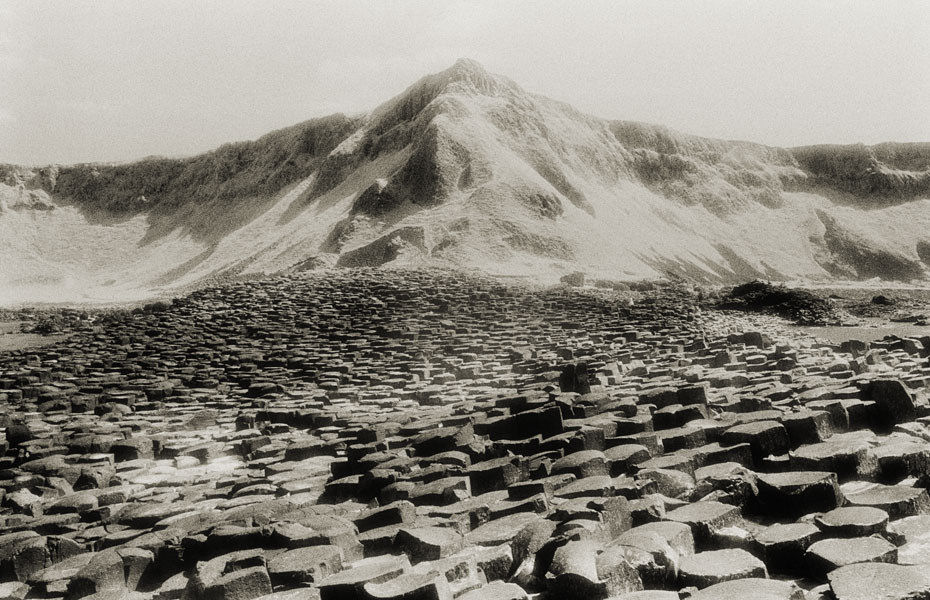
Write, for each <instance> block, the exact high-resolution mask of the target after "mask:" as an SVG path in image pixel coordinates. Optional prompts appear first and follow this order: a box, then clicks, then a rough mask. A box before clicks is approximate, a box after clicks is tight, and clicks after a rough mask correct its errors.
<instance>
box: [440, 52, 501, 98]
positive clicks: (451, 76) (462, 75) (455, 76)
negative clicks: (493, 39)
mask: <svg viewBox="0 0 930 600" xmlns="http://www.w3.org/2000/svg"><path fill="white" fill-rule="evenodd" d="M435 78H436V80H438V81H440V82H442V83H443V84H450V83H465V84H467V85H469V86H470V87H472V88H474V89H476V90H480V91H483V92H491V91H493V90H495V89H496V87H497V85H498V84H499V81H498V80H499V78H498V77H496V76H495V75H492V74H491V73H489V72H488V71H487V70H486V69H485V68H484V67H483V66H482V65H481V63H479V62H478V61H476V60H472V59H470V58H460V59H458V60H457V61H455V64H454V65H452V66H451V67H449V68H448V69H446V70H445V71H442V72H440V73H437V74H436V75H435Z"/></svg>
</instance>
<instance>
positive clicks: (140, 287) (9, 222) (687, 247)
mask: <svg viewBox="0 0 930 600" xmlns="http://www.w3.org/2000/svg"><path fill="white" fill-rule="evenodd" d="M618 110H619V109H618ZM928 198H930V144H882V145H878V146H873V147H865V146H815V147H805V148H794V149H781V148H771V147H766V146H762V145H759V144H752V143H748V142H732V141H723V140H712V139H705V138H700V137H696V136H691V135H687V134H683V133H679V132H675V131H672V130H669V129H667V128H665V127H661V126H656V125H647V124H642V123H632V122H627V121H605V120H602V119H597V118H594V117H591V116H588V115H585V114H583V113H580V112H578V111H577V110H575V109H573V108H572V107H570V106H568V105H565V104H562V103H558V102H555V101H552V100H549V99H546V98H543V97H540V96H536V95H533V94H529V93H527V92H525V91H523V90H522V89H521V88H520V87H519V86H517V85H516V84H515V83H513V82H512V81H510V80H508V79H506V78H504V77H501V76H498V75H493V74H490V73H488V72H487V71H485V70H484V69H483V68H482V67H481V66H480V65H478V64H477V63H475V62H473V61H467V60H463V61H459V62H458V63H456V64H455V65H454V66H452V67H451V68H450V69H447V70H446V71H443V72H441V73H437V74H434V75H430V76H428V77H425V78H423V79H422V80H420V81H418V82H417V83H415V84H414V85H412V86H411V87H410V88H408V89H407V90H406V91H405V92H404V93H402V94H401V95H399V96H398V97H396V98H394V99H391V100H389V101H388V102H386V103H385V104H383V105H382V106H380V107H378V108H377V109H375V110H374V111H372V112H371V113H369V114H367V115H361V116H354V117H348V116H344V115H333V116H330V117H325V118H322V119H314V120H311V121H307V122H305V123H301V124H299V125H295V126H293V127H290V128H287V129H283V130H280V131H276V132H272V133H270V134H268V135H266V136H264V137H262V138H259V139H258V140H255V141H253V142H241V143H235V144H227V145H225V146H222V147H220V148H218V149H217V150H215V151H212V152H209V153H206V154H203V155H200V156H196V157H192V158H186V159H163V158H151V159H146V160H142V161H138V162H135V163H129V164H120V165H75V166H62V167H48V168H42V169H22V168H17V167H2V168H0V244H2V247H0V251H3V252H4V256H6V257H8V260H5V261H3V264H2V266H0V280H3V281H4V282H5V283H6V284H7V287H8V288H9V289H12V288H14V287H16V286H19V288H20V289H25V287H29V286H33V285H40V284H41V285H45V284H49V285H58V287H59V288H61V287H65V288H68V289H71V287H73V289H74V290H75V293H77V294H78V296H80V295H81V294H83V295H84V296H86V298H87V299H91V300H92V299H96V298H98V297H100V296H104V297H106V296H108V295H109V296H114V295H118V294H119V293H123V292H125V291H126V290H133V292H134V293H135V292H138V293H140V294H145V293H151V292H152V291H153V290H157V289H159V288H165V287H167V288H174V287H178V286H188V285H196V284H197V283H198V282H202V281H203V280H204V279H208V278H211V277H214V276H217V275H224V274H225V275H229V274H233V275H236V274H248V273H257V272H276V271H282V270H288V269H300V268H306V267H308V266H310V265H334V264H343V265H345V264H353V265H356V264H368V263H371V264H396V265H409V264H413V265H417V264H435V265H441V266H456V267H463V268H479V269H483V270H486V271H489V272H492V273H498V274H508V275H531V276H536V277H538V278H542V279H547V278H548V279H557V278H558V276H559V275H560V274H562V273H564V272H567V271H572V270H583V271H587V272H589V273H592V274H597V275H600V276H605V277H613V278H634V277H654V276H658V275H668V274H675V275H680V276H685V277H690V278H694V279H700V280H705V281H721V280H734V279H741V278H745V277H747V276H763V277H767V278H807V279H818V278H830V277H844V278H850V277H851V278H868V277H883V278H890V279H913V278H920V277H924V276H926V275H927V263H926V261H927V254H928V251H927V250H926V249H927V247H930V233H927V232H930V200H928ZM366 248H367V249H366ZM366 257H368V258H366ZM366 261H367V262H366ZM36 282H39V283H36ZM43 282H44V283H43ZM66 283H67V285H65V284H66ZM24 286H25V287H24ZM69 286H70V287H69ZM82 289H85V291H81V290H82ZM91 289H93V290H95V291H93V292H91V291H89V290H91ZM0 300H2V299H0Z"/></svg>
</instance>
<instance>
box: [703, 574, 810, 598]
mask: <svg viewBox="0 0 930 600" xmlns="http://www.w3.org/2000/svg"><path fill="white" fill-rule="evenodd" d="M744 598H747V599H748V598H752V599H753V600H805V598H806V596H805V594H804V590H802V589H801V588H799V587H798V586H796V585H795V584H793V583H791V582H788V581H775V580H772V579H762V578H758V577H750V578H746V579H736V580H733V581H725V582H723V583H718V584H716V585H712V586H709V587H706V588H704V589H703V590H700V591H698V592H695V593H694V594H691V596H690V600H743V599H744Z"/></svg>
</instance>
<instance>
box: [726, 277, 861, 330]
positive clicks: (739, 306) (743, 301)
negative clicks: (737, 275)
mask: <svg viewBox="0 0 930 600" xmlns="http://www.w3.org/2000/svg"><path fill="white" fill-rule="evenodd" d="M716 307H717V308H718V309H725V310H740V311H744V312H757V313H766V314H772V315H776V316H779V317H782V318H784V319H789V320H791V321H794V322H795V323H797V324H798V325H834V324H838V323H840V322H842V320H843V319H842V314H841V313H840V311H838V310H837V309H836V307H835V306H834V305H833V303H832V302H831V301H830V300H828V299H826V298H823V297H821V296H818V295H816V294H813V293H811V292H808V291H805V290H797V289H791V288H788V287H785V286H784V285H772V284H771V283H768V282H765V281H759V280H756V281H751V282H749V283H744V284H742V285H738V286H736V287H734V288H733V289H732V290H730V292H729V293H727V294H726V295H725V296H723V298H721V299H720V301H719V302H718V303H717V306H716Z"/></svg>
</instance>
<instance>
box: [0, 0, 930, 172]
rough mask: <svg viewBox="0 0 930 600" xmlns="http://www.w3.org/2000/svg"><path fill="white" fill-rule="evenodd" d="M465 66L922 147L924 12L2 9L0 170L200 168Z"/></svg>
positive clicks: (728, 133)
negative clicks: (182, 164)
mask: <svg viewBox="0 0 930 600" xmlns="http://www.w3.org/2000/svg"><path fill="white" fill-rule="evenodd" d="M458 58H472V59H475V60H477V61H478V62H480V63H481V64H483V65H484V66H485V68H486V69H488V70H489V71H491V72H493V73H499V74H502V75H506V76H507V77H509V78H511V79H513V80H514V81H516V82H517V83H518V84H519V85H521V86H522V87H523V88H524V89H526V90H528V91H530V92H534V93H539V94H543V95H545V96H549V97H551V98H555V99H557V100H561V101H564V102H568V103H570V104H572V105H574V106H575V107H577V108H578V109H580V110H582V111H585V112H588V113H591V114H593V115H597V116H600V117H605V118H610V119H629V120H636V121H645V122H650V123H660V124H663V125H667V126H669V127H672V128H674V129H678V130H681V131H685V132H688V133H694V134H698V135H704V136H710V137H719V138H726V139H742V140H750V141H755V142H760V143H764V144H770V145H776V146H795V145H805V144H814V143H856V142H863V143H867V144H871V143H877V142H882V141H901V142H906V141H928V142H930V2H926V1H924V0H913V1H906V0H883V1H878V0H874V1H869V2H863V1H857V0H843V1H839V0H836V1H828V0H818V1H814V0H803V1H795V0H778V1H775V0H772V1H769V0H766V1H762V0H687V1H685V0H682V1H675V2H671V1H665V0H650V1H646V0H642V1H637V2H628V1H622V0H611V1H595V0H586V1H581V0H579V1H569V0H558V1H556V0H531V1H524V0H489V1H484V0H468V1H466V0H444V1H440V0H426V1H420V0H371V1H366V2H358V1H353V0H334V1H316V0H313V1H311V0H303V1H299V2H298V1H288V0H275V1H271V0H254V1H242V0H209V1H208V0H163V1H157V2H156V1H143V0H133V1H129V0H94V1H82V0H59V1H56V2H48V1H43V0H0V162H5V163H16V164H25V165H40V164H52V163H59V164H68V163H76V162H91V161H125V160H131V159H136V158H141V157H144V156H149V155H165V156H183V155H190V154H195V153H198V152H202V151H206V150H209V149H211V148H214V147H216V146H218V145H220V144H223V143H226V142H231V141H236V140H243V139H254V138H256V137H258V136H260V135H262V134H264V133H267V132H268V131H271V130H273V129H276V128H280V127H284V126H287V125H292V124H294V123H298V122H300V121H304V120H306V119H309V118H313V117H319V116H324V115H327V114H332V113H334V112H344V113H357V112H362V111H367V110H371V109H373V108H374V107H376V106H377V105H378V104H380V103H382V102H384V101H386V100H388V99H389V98H391V97H392V96H394V95H396V94H398V93H400V92H402V91H403V90H404V89H405V88H406V87H408V86H409V85H411V84H412V83H413V82H414V81H416V80H417V79H419V78H420V77H422V76H424V75H426V74H428V73H432V72H436V71H440V70H443V69H445V68H447V67H449V66H451V65H452V64H453V63H454V62H455V60H456V59H458Z"/></svg>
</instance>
